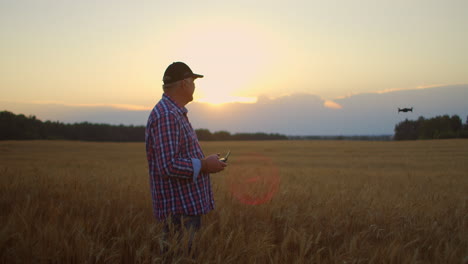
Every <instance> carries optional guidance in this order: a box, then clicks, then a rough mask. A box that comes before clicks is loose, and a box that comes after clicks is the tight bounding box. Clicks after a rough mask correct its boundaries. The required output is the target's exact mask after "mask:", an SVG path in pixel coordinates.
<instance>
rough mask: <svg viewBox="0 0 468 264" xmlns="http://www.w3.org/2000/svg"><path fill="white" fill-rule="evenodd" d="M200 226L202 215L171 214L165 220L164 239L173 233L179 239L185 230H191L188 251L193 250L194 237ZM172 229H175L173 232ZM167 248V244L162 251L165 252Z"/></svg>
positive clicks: (166, 239)
mask: <svg viewBox="0 0 468 264" xmlns="http://www.w3.org/2000/svg"><path fill="white" fill-rule="evenodd" d="M200 227H201V215H180V214H175V215H171V216H170V217H168V218H167V219H166V220H165V221H164V228H163V232H164V235H163V241H164V242H165V241H168V238H169V236H170V235H172V234H174V235H177V239H178V240H180V239H181V238H182V236H183V234H184V232H190V234H189V236H190V237H189V243H188V252H189V253H190V252H191V251H192V242H193V238H194V236H195V233H196V232H197V231H198V230H200ZM171 231H173V233H172V232H171ZM167 250H168V249H167V246H166V245H163V247H162V249H161V253H162V254H164V253H166V252H167Z"/></svg>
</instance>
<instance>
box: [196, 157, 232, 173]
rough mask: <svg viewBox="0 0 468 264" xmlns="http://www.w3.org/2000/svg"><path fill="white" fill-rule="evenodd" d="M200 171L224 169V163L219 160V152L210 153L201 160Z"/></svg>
mask: <svg viewBox="0 0 468 264" xmlns="http://www.w3.org/2000/svg"><path fill="white" fill-rule="evenodd" d="M201 163H202V167H201V171H202V172H205V173H216V172H220V171H222V170H224V167H226V166H227V164H226V163H224V162H222V161H220V160H219V154H213V155H210V156H208V157H206V158H204V159H202V160H201Z"/></svg>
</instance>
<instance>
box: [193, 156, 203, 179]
mask: <svg viewBox="0 0 468 264" xmlns="http://www.w3.org/2000/svg"><path fill="white" fill-rule="evenodd" d="M192 164H193V181H194V182H196V181H197V177H198V174H200V171H201V167H202V164H201V160H199V159H192Z"/></svg>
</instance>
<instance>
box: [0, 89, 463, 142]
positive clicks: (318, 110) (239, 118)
mask: <svg viewBox="0 0 468 264" xmlns="http://www.w3.org/2000/svg"><path fill="white" fill-rule="evenodd" d="M466 98H468V85H451V86H443V87H433V88H425V89H412V90H398V91H393V92H386V93H366V94H357V95H353V96H350V97H346V98H341V99H335V100H333V101H331V100H324V99H322V98H320V97H319V96H317V95H313V94H293V95H288V96H283V97H278V98H269V97H266V96H260V97H259V98H258V101H257V102H256V103H249V104H247V103H227V104H224V105H220V106H213V105H210V104H207V103H200V102H193V103H190V104H189V105H187V108H188V109H189V114H188V116H189V119H190V120H191V122H192V126H193V127H194V128H195V129H198V128H206V129H209V130H210V131H213V132H214V131H220V130H225V131H229V132H231V133H239V132H249V133H250V132H266V133H281V134H286V135H384V134H386V135H388V134H393V130H394V127H395V125H396V124H397V123H399V122H401V121H403V120H405V119H411V120H415V119H417V118H418V117H419V116H424V117H426V118H430V117H434V116H437V115H444V114H448V115H455V114H456V115H459V116H460V117H461V119H462V120H465V117H466V116H467V115H468V104H466ZM155 103H156V101H155ZM398 107H400V108H401V107H414V112H409V113H398V111H397V110H398ZM1 108H3V110H9V111H12V112H14V113H16V114H19V113H23V114H27V115H29V114H32V115H36V116H37V118H39V119H41V120H44V121H45V120H59V121H61V122H66V123H75V122H84V121H88V122H92V123H108V124H126V125H131V124H132V125H145V124H146V121H147V118H148V115H149V113H150V111H151V108H149V107H135V106H133V105H114V104H94V105H89V104H87V105H76V104H75V105H64V104H37V103H36V104H31V103H29V104H26V103H22V104H21V103H13V104H12V103H10V104H6V103H5V102H2V101H0V110H2V109H1ZM24 109H28V111H27V112H25V111H23V110H24ZM337 109H343V110H344V109H345V110H346V111H337Z"/></svg>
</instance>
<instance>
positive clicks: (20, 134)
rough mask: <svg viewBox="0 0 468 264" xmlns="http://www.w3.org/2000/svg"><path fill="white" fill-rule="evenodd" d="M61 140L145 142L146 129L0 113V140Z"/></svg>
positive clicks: (207, 136)
mask: <svg viewBox="0 0 468 264" xmlns="http://www.w3.org/2000/svg"><path fill="white" fill-rule="evenodd" d="M195 132H196V134H197V137H198V139H199V140H203V141H221V140H277V139H283V140H284V139H287V137H286V136H284V135H280V134H265V133H253V134H251V133H240V134H233V135H231V133H229V132H227V131H218V132H214V133H211V132H210V131H209V130H208V129H197V130H195ZM18 139H20V140H21V139H63V140H84V141H115V142H130V141H145V126H124V125H118V126H117V125H108V124H92V123H88V122H82V123H74V124H64V123H60V122H58V121H56V122H52V121H45V122H42V121H41V120H39V119H36V117H35V116H28V117H26V116H25V115H22V114H20V115H15V114H13V113H11V112H8V111H3V112H0V140H18Z"/></svg>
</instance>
